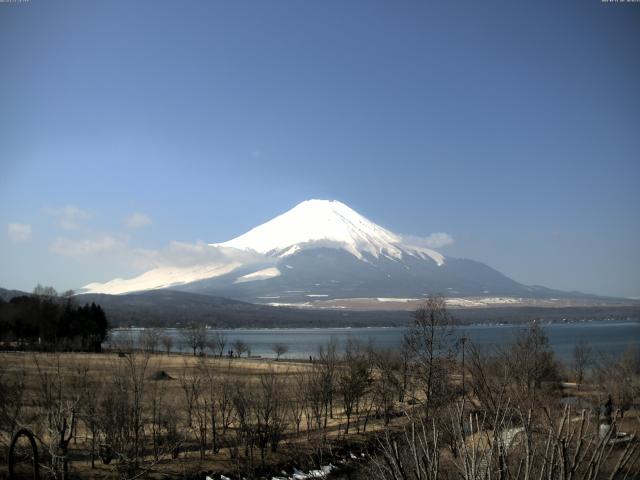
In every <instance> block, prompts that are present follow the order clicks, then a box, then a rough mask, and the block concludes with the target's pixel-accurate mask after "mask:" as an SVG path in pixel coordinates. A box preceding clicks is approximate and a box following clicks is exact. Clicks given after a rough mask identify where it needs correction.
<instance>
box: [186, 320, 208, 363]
mask: <svg viewBox="0 0 640 480" xmlns="http://www.w3.org/2000/svg"><path fill="white" fill-rule="evenodd" d="M180 335H181V336H182V341H183V342H184V344H185V346H186V347H187V348H189V349H191V350H192V351H193V356H194V357H195V356H196V352H198V351H199V352H200V353H202V352H203V351H204V348H205V346H206V341H207V331H206V329H205V328H204V325H201V324H196V323H192V324H189V325H187V326H186V327H184V328H183V329H182V330H180Z"/></svg>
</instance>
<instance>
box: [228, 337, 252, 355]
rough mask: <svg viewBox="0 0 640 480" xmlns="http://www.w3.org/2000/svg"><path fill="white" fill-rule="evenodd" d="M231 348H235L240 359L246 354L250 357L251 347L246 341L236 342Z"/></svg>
mask: <svg viewBox="0 0 640 480" xmlns="http://www.w3.org/2000/svg"><path fill="white" fill-rule="evenodd" d="M231 346H232V347H233V350H234V351H235V354H236V356H237V357H238V358H239V357H242V355H243V354H244V353H247V355H248V352H249V345H247V344H246V343H245V342H244V341H242V340H236V341H235V342H233V344H232V345H231Z"/></svg>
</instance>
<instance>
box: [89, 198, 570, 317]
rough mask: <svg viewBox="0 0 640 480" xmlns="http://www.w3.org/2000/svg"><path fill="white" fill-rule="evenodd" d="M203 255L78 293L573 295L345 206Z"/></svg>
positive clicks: (313, 205) (285, 300)
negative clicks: (444, 250)
mask: <svg viewBox="0 0 640 480" xmlns="http://www.w3.org/2000/svg"><path fill="white" fill-rule="evenodd" d="M201 248H202V249H203V250H204V253H205V254H210V255H205V256H206V257H207V260H206V261H203V262H201V263H198V264H196V265H188V266H184V265H182V266H167V265H164V266H160V267H157V268H154V269H152V270H150V271H148V272H146V273H144V274H142V275H140V276H138V277H136V278H132V279H127V280H125V279H115V280H111V281H109V282H107V283H92V284H89V285H86V286H85V287H84V288H83V293H107V294H123V293H130V292H137V291H146V290H155V289H167V288H170V289H174V290H183V291H189V292H193V293H201V294H211V295H218V296H225V297H229V298H234V299H240V300H248V301H251V302H258V303H271V304H290V303H292V302H308V301H310V300H316V301H317V300H332V299H345V298H377V299H379V300H381V299H386V298H398V297H399V298H403V299H404V298H422V297H424V296H425V295H429V294H434V293H439V294H443V295H445V296H449V297H525V298H550V297H557V296H571V295H573V296H575V295H578V294H567V293H566V292H558V291H554V290H550V289H547V288H544V287H534V286H526V285H522V284H520V283H518V282H516V281H514V280H512V279H510V278H508V277H506V276H505V275H503V274H502V273H500V272H498V271H496V270H494V269H493V268H491V267H489V266H487V265H485V264H483V263H480V262H476V261H473V260H467V259H459V258H452V257H445V256H443V255H442V254H440V253H438V252H436V251H434V250H431V249H428V248H424V247H422V246H419V245H414V244H412V243H411V242H409V241H406V240H405V239H403V237H402V236H400V235H397V234H395V233H393V232H391V231H389V230H387V229H385V228H383V227H381V226H380V225H377V224H375V223H374V222H372V221H371V220H368V219H367V218H365V217H363V216H362V215H360V214H359V213H357V212H356V211H354V210H353V209H351V208H349V207H348V206H347V205H345V204H344V203H341V202H338V201H330V200H307V201H305V202H302V203H300V204H298V205H296V206H295V207H294V208H292V209H291V210H289V211H287V212H286V213H284V214H282V215H280V216H277V217H275V218H274V219H272V220H270V221H268V222H266V223H264V224H262V225H259V226H257V227H255V228H253V229H252V230H249V231H248V232H246V233H245V234H243V235H240V236H239V237H236V238H234V239H232V240H229V241H227V242H223V243H212V244H208V245H207V244H205V245H202V246H201Z"/></svg>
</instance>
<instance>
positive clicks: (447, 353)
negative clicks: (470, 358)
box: [405, 295, 454, 417]
mask: <svg viewBox="0 0 640 480" xmlns="http://www.w3.org/2000/svg"><path fill="white" fill-rule="evenodd" d="M413 317H414V323H413V325H412V326H411V327H410V329H409V331H408V333H407V334H406V335H405V343H406V346H407V348H408V350H409V352H410V353H411V358H412V360H413V361H414V362H415V364H416V367H417V368H418V375H419V381H420V384H421V385H422V388H423V393H424V397H425V399H424V407H425V410H424V411H425V416H426V417H428V416H429V414H430V413H431V412H430V410H431V408H432V407H433V406H439V405H440V404H441V403H442V401H443V400H444V399H445V397H446V392H447V390H448V387H449V385H448V383H447V382H448V376H447V372H446V366H447V364H449V363H451V361H452V359H453V346H454V339H453V331H452V329H451V326H452V318H451V316H450V315H449V313H448V312H447V306H446V303H445V300H444V298H443V297H440V296H433V295H432V296H430V297H428V298H427V299H426V300H425V301H424V302H423V303H422V305H420V306H419V307H418V308H417V309H416V311H415V312H414V314H413Z"/></svg>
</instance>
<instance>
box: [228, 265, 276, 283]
mask: <svg viewBox="0 0 640 480" xmlns="http://www.w3.org/2000/svg"><path fill="white" fill-rule="evenodd" d="M280 275H281V273H280V270H278V269H277V268H276V267H269V268H263V269H262V270H258V271H257V272H253V273H248V274H247V275H242V276H241V277H238V278H237V279H236V281H235V282H233V283H243V282H255V281H256V280H266V279H267V278H274V277H279V276H280Z"/></svg>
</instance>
